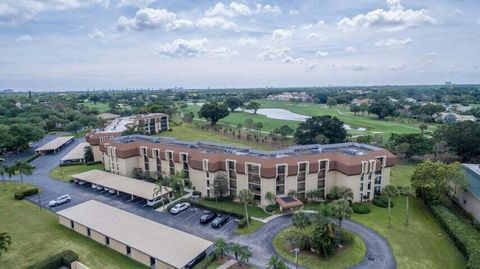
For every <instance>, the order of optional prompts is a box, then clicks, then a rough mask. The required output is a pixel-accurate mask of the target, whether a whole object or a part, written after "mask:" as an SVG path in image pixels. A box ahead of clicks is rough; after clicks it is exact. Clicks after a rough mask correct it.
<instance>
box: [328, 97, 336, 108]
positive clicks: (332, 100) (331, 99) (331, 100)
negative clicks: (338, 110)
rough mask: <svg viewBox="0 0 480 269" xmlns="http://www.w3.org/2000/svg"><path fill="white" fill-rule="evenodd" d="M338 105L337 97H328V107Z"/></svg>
mask: <svg viewBox="0 0 480 269" xmlns="http://www.w3.org/2000/svg"><path fill="white" fill-rule="evenodd" d="M336 105H337V99H335V98H334V97H328V99H327V106H328V107H334V106H336Z"/></svg>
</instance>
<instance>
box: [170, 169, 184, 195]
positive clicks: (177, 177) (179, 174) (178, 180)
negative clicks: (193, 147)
mask: <svg viewBox="0 0 480 269" xmlns="http://www.w3.org/2000/svg"><path fill="white" fill-rule="evenodd" d="M185 176H186V173H185V171H183V170H182V171H175V173H173V175H170V176H169V177H168V180H169V181H170V182H171V184H172V186H173V187H175V189H177V190H179V191H180V195H181V196H182V197H183V191H184V190H183V189H184V188H185Z"/></svg>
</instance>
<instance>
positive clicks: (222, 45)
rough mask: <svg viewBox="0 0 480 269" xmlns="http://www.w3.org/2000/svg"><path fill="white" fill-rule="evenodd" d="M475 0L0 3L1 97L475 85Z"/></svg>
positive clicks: (479, 56)
mask: <svg viewBox="0 0 480 269" xmlns="http://www.w3.org/2000/svg"><path fill="white" fill-rule="evenodd" d="M479 48H480V5H479V4H478V0H421V1H419V0H386V1H385V0H362V1H359V0H342V1H338V0H317V1H315V0H302V1H299V0H289V1H286V0H285V1H260V0H258V1H247V0H238V1H226V2H221V1H207V0H190V1H186V0H1V1H0V89H7V88H11V89H16V90H74V89H75V90H85V89H111V88H117V89H118V88H167V87H184V88H207V87H210V88H224V87H227V88H240V87H300V86H301V87H305V86H328V85H335V86H355V85H412V84H442V83H444V82H446V81H453V82H454V83H480V81H479V78H480V49H479Z"/></svg>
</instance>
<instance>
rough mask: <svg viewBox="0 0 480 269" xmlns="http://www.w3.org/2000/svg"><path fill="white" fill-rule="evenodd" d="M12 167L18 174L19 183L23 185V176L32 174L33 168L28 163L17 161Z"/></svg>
mask: <svg viewBox="0 0 480 269" xmlns="http://www.w3.org/2000/svg"><path fill="white" fill-rule="evenodd" d="M14 167H15V170H17V171H18V173H19V174H20V182H21V183H22V185H23V175H31V174H32V173H33V169H34V168H33V166H32V165H31V164H30V163H29V162H27V161H24V160H17V161H16V162H15V165H14Z"/></svg>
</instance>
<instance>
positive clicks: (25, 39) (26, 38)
mask: <svg viewBox="0 0 480 269" xmlns="http://www.w3.org/2000/svg"><path fill="white" fill-rule="evenodd" d="M32 40H33V38H32V37H31V36H30V35H21V36H19V37H18V38H17V39H15V42H30V41H32Z"/></svg>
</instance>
